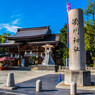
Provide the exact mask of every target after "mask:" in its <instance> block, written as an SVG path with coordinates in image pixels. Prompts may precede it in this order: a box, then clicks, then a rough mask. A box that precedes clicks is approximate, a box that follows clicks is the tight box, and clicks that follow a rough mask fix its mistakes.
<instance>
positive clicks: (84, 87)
mask: <svg viewBox="0 0 95 95" xmlns="http://www.w3.org/2000/svg"><path fill="white" fill-rule="evenodd" d="M56 88H58V89H70V85H65V84H64V81H62V82H60V83H59V84H57V85H56ZM77 89H78V90H90V91H95V85H92V86H77Z"/></svg>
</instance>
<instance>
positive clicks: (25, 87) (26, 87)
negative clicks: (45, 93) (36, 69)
mask: <svg viewBox="0 0 95 95" xmlns="http://www.w3.org/2000/svg"><path fill="white" fill-rule="evenodd" d="M23 88H36V87H20V88H19V89H23Z"/></svg>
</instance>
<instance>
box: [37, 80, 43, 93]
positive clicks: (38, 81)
mask: <svg viewBox="0 0 95 95" xmlns="http://www.w3.org/2000/svg"><path fill="white" fill-rule="evenodd" d="M41 91H42V81H41V80H37V81H36V92H41Z"/></svg>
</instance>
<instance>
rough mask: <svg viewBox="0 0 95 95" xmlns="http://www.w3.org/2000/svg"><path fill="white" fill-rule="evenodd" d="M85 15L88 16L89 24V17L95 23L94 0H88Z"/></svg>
mask: <svg viewBox="0 0 95 95" xmlns="http://www.w3.org/2000/svg"><path fill="white" fill-rule="evenodd" d="M84 14H85V15H86V16H87V22H88V21H89V18H88V17H91V16H92V21H93V22H94V21H95V19H94V15H95V1H94V0H88V1H87V5H86V8H85V9H84Z"/></svg>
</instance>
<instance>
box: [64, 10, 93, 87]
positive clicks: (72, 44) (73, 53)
mask: <svg viewBox="0 0 95 95" xmlns="http://www.w3.org/2000/svg"><path fill="white" fill-rule="evenodd" d="M85 63H86V57H85V45H84V26H83V11H82V10H81V9H72V10H70V11H69V70H67V71H66V70H65V78H64V83H65V84H67V85H70V84H71V83H72V82H76V83H77V85H78V86H89V85H91V75H90V71H86V70H85ZM68 76H69V77H68Z"/></svg>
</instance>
